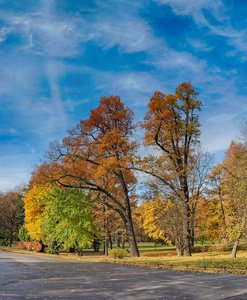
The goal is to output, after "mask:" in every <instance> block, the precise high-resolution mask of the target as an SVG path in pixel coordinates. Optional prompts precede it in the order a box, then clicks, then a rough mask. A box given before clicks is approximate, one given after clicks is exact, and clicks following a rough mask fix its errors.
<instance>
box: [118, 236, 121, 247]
mask: <svg viewBox="0 0 247 300" xmlns="http://www.w3.org/2000/svg"><path fill="white" fill-rule="evenodd" d="M117 235H118V236H117V247H118V248H120V243H121V238H120V233H119V232H118V233H117Z"/></svg>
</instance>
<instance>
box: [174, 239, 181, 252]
mask: <svg viewBox="0 0 247 300" xmlns="http://www.w3.org/2000/svg"><path fill="white" fill-rule="evenodd" d="M175 246H176V251H177V256H182V255H183V244H182V241H181V240H180V239H177V240H175Z"/></svg>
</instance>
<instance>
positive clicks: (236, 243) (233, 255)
mask: <svg viewBox="0 0 247 300" xmlns="http://www.w3.org/2000/svg"><path fill="white" fill-rule="evenodd" d="M238 242H239V238H238V239H236V241H235V243H234V245H233V248H232V255H231V257H232V258H236V256H237V250H238Z"/></svg>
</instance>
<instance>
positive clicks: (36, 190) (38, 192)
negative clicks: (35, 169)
mask: <svg viewBox="0 0 247 300" xmlns="http://www.w3.org/2000/svg"><path fill="white" fill-rule="evenodd" d="M50 190H51V188H50V187H49V186H45V185H44V186H41V185H40V186H37V185H34V186H33V187H32V188H31V189H30V190H29V191H28V192H27V193H26V195H25V197H24V198H23V201H24V209H25V227H26V228H27V230H28V235H29V236H30V237H31V238H32V239H36V240H41V233H42V225H43V218H44V210H45V207H46V205H47V198H46V197H45V196H46V195H47V194H48V193H49V192H50Z"/></svg>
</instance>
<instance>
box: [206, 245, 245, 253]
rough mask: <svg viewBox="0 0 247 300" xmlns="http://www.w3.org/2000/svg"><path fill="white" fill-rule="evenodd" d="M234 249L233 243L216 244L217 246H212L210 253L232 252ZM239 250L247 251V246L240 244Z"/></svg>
mask: <svg viewBox="0 0 247 300" xmlns="http://www.w3.org/2000/svg"><path fill="white" fill-rule="evenodd" d="M232 248H233V244H231V243H223V244H215V245H212V246H210V247H209V251H211V252H214V251H215V252H217V251H219V252H221V251H222V252H227V251H232ZM238 250H247V246H246V244H243V243H241V244H239V245H238Z"/></svg>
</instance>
